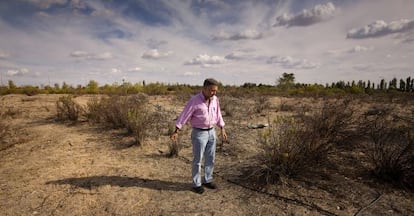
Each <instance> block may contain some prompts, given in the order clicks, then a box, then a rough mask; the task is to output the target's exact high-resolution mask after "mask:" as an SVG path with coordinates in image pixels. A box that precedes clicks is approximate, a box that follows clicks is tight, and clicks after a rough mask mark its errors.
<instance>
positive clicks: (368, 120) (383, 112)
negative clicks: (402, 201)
mask: <svg viewBox="0 0 414 216" xmlns="http://www.w3.org/2000/svg"><path fill="white" fill-rule="evenodd" d="M413 117H414V114H413V115H412V116H411V118H408V117H401V116H398V115H395V114H392V109H391V108H389V107H383V108H381V109H380V108H374V109H370V110H369V111H367V112H366V113H365V118H364V121H363V122H364V124H363V126H361V128H362V129H361V131H362V132H363V133H365V135H366V136H367V137H368V141H367V144H366V149H365V150H366V154H367V155H368V156H369V159H370V162H371V163H372V165H373V167H372V172H373V174H374V175H375V176H376V177H377V178H379V179H381V180H384V181H386V182H390V183H392V184H395V185H397V186H402V187H405V188H409V189H411V190H413V189H414V166H413V165H414V127H413V123H412V119H413Z"/></svg>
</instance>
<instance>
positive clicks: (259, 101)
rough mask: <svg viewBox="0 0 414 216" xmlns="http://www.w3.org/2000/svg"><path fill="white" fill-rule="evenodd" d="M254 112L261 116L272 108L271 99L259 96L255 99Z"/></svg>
mask: <svg viewBox="0 0 414 216" xmlns="http://www.w3.org/2000/svg"><path fill="white" fill-rule="evenodd" d="M253 100H254V104H253V112H255V113H257V114H261V113H262V112H263V111H265V110H266V109H269V108H270V102H269V98H268V97H267V96H263V95H259V96H256V97H254V98H253Z"/></svg>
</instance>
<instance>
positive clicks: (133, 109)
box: [87, 94, 166, 145]
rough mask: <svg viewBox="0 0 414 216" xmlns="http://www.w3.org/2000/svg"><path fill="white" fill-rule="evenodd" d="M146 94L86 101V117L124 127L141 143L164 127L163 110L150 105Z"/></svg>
mask: <svg viewBox="0 0 414 216" xmlns="http://www.w3.org/2000/svg"><path fill="white" fill-rule="evenodd" d="M148 101H149V100H148V96H147V95H145V94H137V95H134V96H111V97H108V98H102V99H100V100H97V99H94V100H91V101H90V102H89V103H88V114H87V116H88V118H89V119H90V120H91V121H92V122H95V123H103V124H106V125H109V126H111V127H112V128H115V129H119V128H125V129H126V130H127V131H128V133H129V134H131V135H132V136H133V137H134V138H135V141H136V144H137V145H141V144H142V143H143V142H144V140H145V138H147V137H148V136H150V135H155V136H159V135H160V134H161V131H162V129H163V128H166V126H165V127H164V125H163V122H164V121H163V120H164V119H165V114H164V111H163V110H162V108H161V107H159V106H158V107H151V106H150V105H149V104H148Z"/></svg>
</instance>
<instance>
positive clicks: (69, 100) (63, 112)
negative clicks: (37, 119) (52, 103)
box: [56, 95, 84, 122]
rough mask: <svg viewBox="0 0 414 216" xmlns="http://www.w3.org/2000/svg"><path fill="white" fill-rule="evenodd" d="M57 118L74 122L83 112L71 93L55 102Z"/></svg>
mask: <svg viewBox="0 0 414 216" xmlns="http://www.w3.org/2000/svg"><path fill="white" fill-rule="evenodd" d="M56 110H57V118H58V119H59V120H61V121H65V120H69V121H72V122H76V121H77V120H78V119H79V118H80V117H81V115H82V114H83V113H84V110H83V107H82V106H80V105H79V104H77V103H76V102H75V101H74V99H73V96H72V95H68V96H62V97H60V98H59V99H58V101H57V102H56Z"/></svg>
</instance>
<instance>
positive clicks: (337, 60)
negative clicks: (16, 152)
mask: <svg viewBox="0 0 414 216" xmlns="http://www.w3.org/2000/svg"><path fill="white" fill-rule="evenodd" d="M412 11H414V1H412V0H393V1H390V0H375V1H374V0H331V1H325V0H307V1H302V0H170V1H167V0H164V1H162V0H125V1H121V0H1V1H0V74H1V82H2V83H1V84H3V85H6V84H7V80H13V81H14V82H15V83H16V84H18V85H26V84H29V85H48V84H52V85H53V84H54V83H62V82H66V83H68V84H72V85H77V84H82V85H85V84H86V83H88V81H89V80H95V81H97V82H98V83H99V84H112V83H115V82H118V83H121V82H122V81H123V80H125V81H129V82H132V83H135V82H141V81H143V80H145V81H146V82H147V83H148V82H157V81H158V82H164V83H187V84H201V83H202V81H203V80H204V79H205V78H207V77H214V78H216V79H218V80H220V81H221V82H223V83H224V84H229V85H233V84H234V85H241V84H243V83H245V82H254V83H264V84H275V81H276V79H277V78H278V77H280V76H281V75H282V73H284V72H287V73H294V74H295V76H296V80H297V81H298V82H302V83H321V84H325V83H331V82H333V81H339V80H344V81H351V80H359V79H362V80H371V82H378V81H379V80H380V79H386V80H390V79H392V78H393V77H397V78H404V79H405V78H406V77H408V76H414V61H413V59H414V15H413V12H412Z"/></svg>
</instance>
